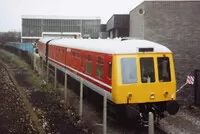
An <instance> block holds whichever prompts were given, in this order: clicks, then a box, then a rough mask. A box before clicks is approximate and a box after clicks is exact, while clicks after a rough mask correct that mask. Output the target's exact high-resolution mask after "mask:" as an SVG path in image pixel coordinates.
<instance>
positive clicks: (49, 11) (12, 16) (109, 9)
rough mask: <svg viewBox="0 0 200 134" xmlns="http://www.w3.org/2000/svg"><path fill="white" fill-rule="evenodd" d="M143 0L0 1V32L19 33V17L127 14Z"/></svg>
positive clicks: (106, 18) (105, 19)
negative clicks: (14, 31) (11, 31)
mask: <svg viewBox="0 0 200 134" xmlns="http://www.w3.org/2000/svg"><path fill="white" fill-rule="evenodd" d="M142 1H143V0H119V1H118V0H0V18H1V19H0V32H2V31H9V30H16V31H21V15H57V16H99V17H101V20H102V21H101V22H102V23H106V22H107V21H108V19H109V18H110V17H111V16H112V15H113V14H123V13H129V12H130V11H131V10H132V9H133V8H135V7H136V6H137V5H138V4H140V3H141V2H142Z"/></svg>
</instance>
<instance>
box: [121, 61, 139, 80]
mask: <svg viewBox="0 0 200 134" xmlns="http://www.w3.org/2000/svg"><path fill="white" fill-rule="evenodd" d="M121 71H122V83H123V84H133V83H137V81H138V79H137V66H136V58H122V59H121Z"/></svg>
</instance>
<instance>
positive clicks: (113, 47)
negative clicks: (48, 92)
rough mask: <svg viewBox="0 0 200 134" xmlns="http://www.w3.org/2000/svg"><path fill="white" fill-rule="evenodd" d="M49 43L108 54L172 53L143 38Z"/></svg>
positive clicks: (64, 40) (70, 40)
mask: <svg viewBox="0 0 200 134" xmlns="http://www.w3.org/2000/svg"><path fill="white" fill-rule="evenodd" d="M48 40H49V39H48V38H46V39H41V40H40V42H43V43H46V42H47V41H48ZM49 45H56V46H62V47H68V48H74V49H79V50H87V51H93V52H99V53H108V54H132V53H139V52H141V51H140V50H149V48H150V49H151V50H153V51H151V52H152V53H163V52H164V53H171V51H170V50H169V49H168V48H167V47H165V46H163V45H161V44H158V43H155V42H152V41H148V40H141V39H131V40H124V41H121V40H120V39H67V38H63V39H54V40H52V41H50V42H49Z"/></svg>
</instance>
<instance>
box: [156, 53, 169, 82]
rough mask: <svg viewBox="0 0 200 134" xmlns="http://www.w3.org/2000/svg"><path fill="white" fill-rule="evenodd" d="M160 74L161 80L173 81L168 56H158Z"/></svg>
mask: <svg viewBox="0 0 200 134" xmlns="http://www.w3.org/2000/svg"><path fill="white" fill-rule="evenodd" d="M157 60H158V76H159V81H160V82H168V81H171V75H170V64H169V58H168V57H158V59H157Z"/></svg>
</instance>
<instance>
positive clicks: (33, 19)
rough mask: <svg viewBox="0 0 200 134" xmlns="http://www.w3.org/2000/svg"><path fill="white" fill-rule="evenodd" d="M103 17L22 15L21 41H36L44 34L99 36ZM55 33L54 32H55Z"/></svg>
mask: <svg viewBox="0 0 200 134" xmlns="http://www.w3.org/2000/svg"><path fill="white" fill-rule="evenodd" d="M100 24H101V19H100V18H99V17H61V16H34V15H23V16H22V35H21V42H34V41H36V40H38V39H39V38H40V37H42V35H46V36H53V35H55V36H58V35H61V36H72V35H77V34H78V35H81V36H82V37H91V38H98V37H99V32H100ZM53 33H54V34H53Z"/></svg>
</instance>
